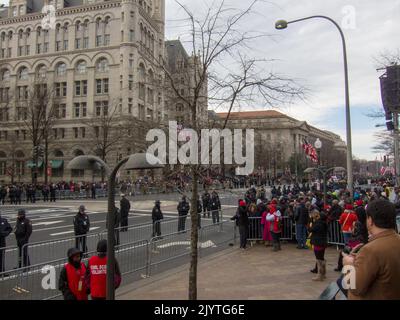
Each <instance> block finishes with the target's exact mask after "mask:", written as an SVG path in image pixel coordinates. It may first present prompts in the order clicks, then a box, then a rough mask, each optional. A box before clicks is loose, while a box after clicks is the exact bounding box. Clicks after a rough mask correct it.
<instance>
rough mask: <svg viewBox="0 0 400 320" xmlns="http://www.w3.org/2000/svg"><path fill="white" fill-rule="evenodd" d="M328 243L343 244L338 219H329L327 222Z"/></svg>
mask: <svg viewBox="0 0 400 320" xmlns="http://www.w3.org/2000/svg"><path fill="white" fill-rule="evenodd" d="M328 243H329V244H333V245H340V246H342V245H344V238H343V233H342V227H341V226H340V224H339V221H331V222H330V223H329V224H328Z"/></svg>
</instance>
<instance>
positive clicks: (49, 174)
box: [47, 166, 52, 177]
mask: <svg viewBox="0 0 400 320" xmlns="http://www.w3.org/2000/svg"><path fill="white" fill-rule="evenodd" d="M51 174H52V169H51V166H49V167H47V176H49V177H51Z"/></svg>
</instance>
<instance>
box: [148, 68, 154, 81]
mask: <svg viewBox="0 0 400 320" xmlns="http://www.w3.org/2000/svg"><path fill="white" fill-rule="evenodd" d="M153 83H154V72H153V70H151V69H150V70H149V84H153Z"/></svg>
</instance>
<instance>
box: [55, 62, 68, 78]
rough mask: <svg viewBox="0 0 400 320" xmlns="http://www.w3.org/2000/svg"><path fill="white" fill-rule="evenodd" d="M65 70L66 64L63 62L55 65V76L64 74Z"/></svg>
mask: <svg viewBox="0 0 400 320" xmlns="http://www.w3.org/2000/svg"><path fill="white" fill-rule="evenodd" d="M66 72H67V65H66V64H65V63H64V62H61V63H59V64H58V65H57V67H56V74H57V76H59V77H62V76H65V73H66Z"/></svg>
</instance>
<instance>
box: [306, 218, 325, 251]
mask: <svg viewBox="0 0 400 320" xmlns="http://www.w3.org/2000/svg"><path fill="white" fill-rule="evenodd" d="M309 231H310V232H311V244H312V245H314V246H319V247H326V246H327V245H328V224H327V223H326V221H324V220H323V219H318V220H317V221H315V222H314V223H313V225H312V227H311V228H309Z"/></svg>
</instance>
